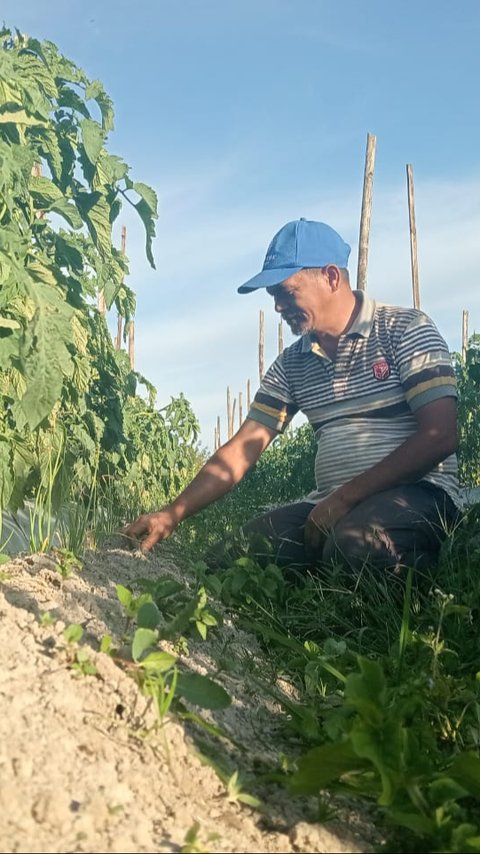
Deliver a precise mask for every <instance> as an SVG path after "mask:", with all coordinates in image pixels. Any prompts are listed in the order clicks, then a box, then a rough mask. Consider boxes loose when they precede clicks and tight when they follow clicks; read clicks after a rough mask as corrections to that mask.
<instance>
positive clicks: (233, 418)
mask: <svg viewBox="0 0 480 854" xmlns="http://www.w3.org/2000/svg"><path fill="white" fill-rule="evenodd" d="M236 407H237V398H236V397H234V398H233V406H232V424H231V431H232V436H233V434H234V433H235V409H236ZM232 436H230V438H232Z"/></svg>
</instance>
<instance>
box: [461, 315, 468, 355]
mask: <svg viewBox="0 0 480 854" xmlns="http://www.w3.org/2000/svg"><path fill="white" fill-rule="evenodd" d="M467 350H468V311H467V310H466V309H463V315H462V360H463V363H464V364H465V362H466V360H467Z"/></svg>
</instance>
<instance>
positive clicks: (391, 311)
mask: <svg viewBox="0 0 480 854" xmlns="http://www.w3.org/2000/svg"><path fill="white" fill-rule="evenodd" d="M375 320H376V321H377V323H379V324H380V325H381V326H384V327H386V328H387V329H390V330H398V331H402V332H403V331H405V330H406V329H407V328H408V327H411V328H412V329H413V328H415V327H419V326H435V323H434V322H433V320H432V319H431V317H429V316H428V314H426V313H425V312H424V311H422V310H421V309H419V308H410V307H408V306H404V305H394V304H391V303H384V302H376V304H375Z"/></svg>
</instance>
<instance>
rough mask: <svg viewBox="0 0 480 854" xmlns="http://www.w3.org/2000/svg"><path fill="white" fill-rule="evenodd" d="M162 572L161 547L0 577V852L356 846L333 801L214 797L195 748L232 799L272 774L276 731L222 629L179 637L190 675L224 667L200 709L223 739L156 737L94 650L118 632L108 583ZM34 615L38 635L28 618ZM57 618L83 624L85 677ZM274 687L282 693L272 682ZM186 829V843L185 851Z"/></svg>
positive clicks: (116, 671)
mask: <svg viewBox="0 0 480 854" xmlns="http://www.w3.org/2000/svg"><path fill="white" fill-rule="evenodd" d="M165 573H168V574H170V575H174V576H175V577H177V578H178V577H180V578H182V577H183V576H182V573H181V572H180V570H178V569H177V567H175V566H174V565H173V563H171V561H169V560H168V559H166V558H165V553H163V552H161V550H159V555H158V556H154V557H149V558H148V559H146V558H142V557H140V556H139V555H137V554H134V553H131V552H127V551H123V550H122V549H120V548H105V549H103V550H101V551H95V552H92V553H90V554H89V555H87V557H86V559H85V562H84V567H83V569H82V570H81V571H80V572H76V571H75V572H74V573H73V574H72V575H71V576H70V577H69V578H67V579H63V578H62V577H61V575H60V573H59V572H58V569H57V566H56V564H55V561H54V560H53V559H52V558H51V557H48V556H45V555H37V556H32V557H23V558H21V557H17V558H14V559H13V560H12V561H11V562H10V563H8V564H6V565H4V566H3V567H1V572H0V578H1V584H0V645H1V650H2V658H1V662H2V663H1V665H0V667H1V678H0V850H1V851H3V852H27V851H28V852H52V854H53V852H164V851H165V852H181V851H183V850H185V851H188V850H190V851H212V852H216V851H219V852H220V851H224V852H366V851H369V850H371V847H372V839H373V836H374V834H373V832H372V828H371V827H370V826H369V824H368V821H367V820H366V819H365V816H359V815H358V814H356V813H355V812H349V811H348V808H347V807H345V805H344V806H343V808H341V809H340V813H339V815H340V818H338V817H337V818H336V819H335V820H334V821H328V822H327V823H319V822H318V820H317V821H315V819H318V805H317V801H316V800H312V799H310V800H309V799H292V798H291V797H290V796H289V795H288V793H287V792H286V791H285V790H284V788H283V787H281V786H279V785H275V784H274V783H269V784H265V792H264V795H265V797H264V798H263V803H264V805H265V806H264V807H263V808H261V809H254V808H252V807H249V806H247V805H245V804H242V803H240V802H239V801H238V800H235V799H234V797H233V796H230V797H229V795H228V791H227V788H226V786H225V783H224V782H222V780H221V779H220V778H219V776H218V774H217V773H216V772H215V770H214V768H213V767H212V765H211V764H206V762H205V758H202V756H203V757H205V753H206V751H205V746H206V742H208V741H209V744H210V748H211V747H212V745H214V747H215V749H216V750H217V751H218V756H219V757H220V758H221V759H222V760H223V765H224V767H229V769H230V771H231V772H232V773H233V772H234V771H235V770H237V771H238V772H239V776H240V779H242V780H244V781H245V782H244V791H247V792H248V791H249V786H248V781H249V777H250V779H251V777H252V774H253V773H255V771H256V770H257V769H259V768H265V767H266V765H268V766H269V767H274V765H275V763H276V764H277V767H278V759H279V755H280V754H281V753H282V750H283V748H284V744H283V742H282V738H283V737H284V736H283V734H282V733H283V729H284V727H282V726H281V716H280V708H279V706H278V703H277V702H276V701H275V699H274V698H272V696H271V694H270V693H269V692H268V691H266V692H265V691H262V689H261V687H259V685H258V683H257V680H256V679H255V674H256V673H260V672H262V674H263V678H264V677H265V673H266V672H267V673H268V667H269V664H268V660H267V659H266V658H265V655H264V653H263V651H262V650H261V649H260V648H259V646H258V644H257V641H256V640H255V638H254V637H253V636H251V635H248V634H247V633H245V632H243V631H241V630H239V629H238V628H236V627H235V626H234V624H233V623H232V621H231V620H229V619H225V623H224V625H223V627H222V628H221V629H220V630H218V631H214V632H210V633H209V635H208V637H207V640H206V641H202V640H201V639H200V638H199V639H198V641H196V640H194V641H189V650H188V655H185V656H184V663H185V665H186V666H187V667H189V668H190V669H192V670H196V671H198V672H200V673H204V674H207V673H208V674H209V675H212V674H215V671H217V670H218V662H219V660H223V662H224V668H225V663H226V662H228V667H226V669H227V671H228V672H226V673H225V672H222V673H220V674H219V675H218V677H217V678H218V681H219V682H220V683H221V684H222V685H223V686H224V687H225V688H226V690H227V691H228V692H229V693H230V695H231V696H232V705H231V706H230V707H229V708H228V709H227V710H225V711H222V712H215V713H213V712H210V713H209V720H210V722H211V723H214V724H215V725H216V726H217V727H220V728H221V730H222V732H223V733H224V734H225V737H224V738H218V737H215V738H214V739H213V738H212V737H211V736H209V735H208V733H205V732H203V731H202V730H199V728H198V727H192V725H191V724H190V725H189V724H188V723H187V722H180V721H178V720H176V719H173V718H169V719H167V721H166V722H165V723H164V724H163V726H161V727H160V726H159V725H158V721H157V719H156V717H155V713H154V710H153V708H152V706H151V702H150V701H149V700H148V698H146V697H144V696H143V695H142V693H141V692H140V690H139V689H138V687H137V685H136V683H135V682H134V680H133V679H132V678H131V677H130V676H129V675H128V674H127V672H126V671H125V669H124V668H123V667H121V666H119V664H118V663H116V661H115V660H113V659H112V658H111V657H110V656H108V655H106V654H104V653H100V652H99V651H98V650H99V646H100V640H101V638H102V637H103V636H104V635H106V634H109V635H112V637H113V639H114V643H116V644H117V645H120V644H121V638H122V635H123V633H124V631H125V615H124V612H123V609H122V607H121V605H120V603H119V601H118V598H117V595H116V590H115V586H116V584H118V583H121V584H123V585H133V584H134V583H135V579H136V578H138V577H139V576H141V577H144V578H158V577H159V576H160V575H163V574H165ZM45 612H49V613H50V614H51V616H52V618H53V622H52V624H51V625H42V624H41V622H40V621H41V617H42V614H44V613H45ZM72 623H79V624H81V625H82V627H83V629H84V636H83V638H82V642H81V646H82V648H84V649H86V650H88V656H89V659H90V661H91V662H92V663H93V664H94V665H95V667H96V670H97V672H96V674H94V675H86V676H85V675H80V674H78V672H76V671H75V670H74V669H72V655H73V653H72V647H71V645H70V646H69V645H68V644H67V642H66V640H65V638H64V635H63V630H64V628H65V627H66V626H68V625H70V624H72ZM274 678H275V677H274V675H273V674H272V684H273V680H274ZM276 689H277V690H284V691H287V690H291V689H288V686H286V685H279V684H278V683H277V684H276ZM202 714H203V716H204V717H206V714H205V713H202ZM199 733H200V734H201V735H199ZM201 739H203V741H202V740H201ZM232 740H233V741H232ZM219 764H221V763H219ZM262 794H263V793H262ZM342 809H343V811H342ZM316 811H317V812H316ZM195 823H197V825H196V827H197V830H196V834H194V836H195V839H194V843H193V845H194V847H190V848H188V847H185V846H186V845H187V842H188V837H187V834H188V832H189V830H191V829H192V827H193V826H194V824H195ZM213 835H214V836H213ZM190 844H191V845H192V842H191V843H190ZM195 846H196V847H195Z"/></svg>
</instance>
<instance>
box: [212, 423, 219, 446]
mask: <svg viewBox="0 0 480 854" xmlns="http://www.w3.org/2000/svg"><path fill="white" fill-rule="evenodd" d="M217 449H218V434H217V425H216V424H215V427H214V428H213V450H214V451H216V450H217Z"/></svg>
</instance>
